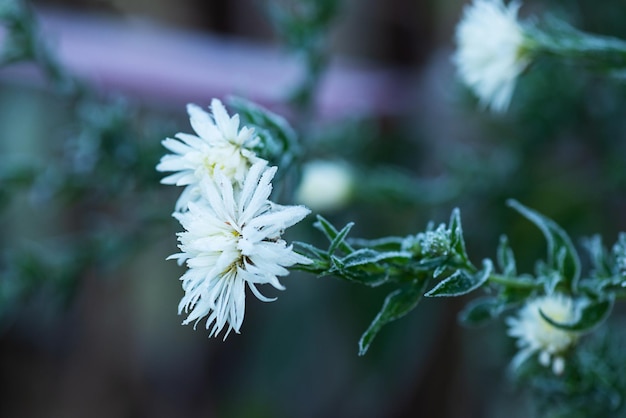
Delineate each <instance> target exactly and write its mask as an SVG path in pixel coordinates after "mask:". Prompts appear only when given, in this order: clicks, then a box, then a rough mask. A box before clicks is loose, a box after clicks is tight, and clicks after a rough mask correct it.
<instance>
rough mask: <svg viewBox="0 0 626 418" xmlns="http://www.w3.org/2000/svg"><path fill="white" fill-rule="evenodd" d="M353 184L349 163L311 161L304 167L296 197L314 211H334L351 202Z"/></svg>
mask: <svg viewBox="0 0 626 418" xmlns="http://www.w3.org/2000/svg"><path fill="white" fill-rule="evenodd" d="M353 185H354V175H353V173H352V171H351V170H350V167H348V165H347V164H345V163H341V162H336V161H322V160H317V161H311V162H309V163H307V164H306V165H305V166H304V167H303V168H302V180H301V181H300V185H299V186H298V189H297V190H296V194H295V199H296V201H298V202H300V203H302V204H304V205H306V206H308V207H310V208H311V209H313V210H314V211H318V212H323V211H333V210H337V209H340V208H342V207H343V206H345V205H346V204H347V203H348V202H349V200H350V197H351V194H352V189H353Z"/></svg>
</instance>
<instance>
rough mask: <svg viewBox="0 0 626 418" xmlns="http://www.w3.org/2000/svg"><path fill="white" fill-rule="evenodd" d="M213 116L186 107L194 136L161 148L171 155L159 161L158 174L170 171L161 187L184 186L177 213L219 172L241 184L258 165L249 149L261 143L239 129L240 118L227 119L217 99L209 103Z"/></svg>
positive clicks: (182, 136) (181, 135)
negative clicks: (202, 182)
mask: <svg viewBox="0 0 626 418" xmlns="http://www.w3.org/2000/svg"><path fill="white" fill-rule="evenodd" d="M211 110H212V114H209V113H207V112H205V111H204V110H203V109H202V108H200V107H198V106H196V105H194V104H189V105H187V112H188V113H189V119H190V121H191V126H192V128H193V130H194V131H195V132H196V134H197V135H190V134H185V133H178V134H176V136H175V139H174V138H167V139H165V140H164V141H163V142H162V144H163V146H164V147H165V148H167V149H168V150H170V151H172V154H167V155H165V156H163V158H161V161H160V162H159V164H158V165H157V167H156V169H157V170H158V171H173V172H174V173H173V174H170V175H169V176H167V177H165V178H164V179H163V180H161V183H164V184H175V185H177V186H186V187H185V190H183V193H181V196H180V198H179V199H178V201H177V202H176V210H184V209H186V207H187V204H188V203H189V202H191V201H194V200H196V199H197V198H198V197H199V195H200V192H199V189H198V183H199V182H200V180H201V179H202V178H204V177H206V176H209V177H212V176H213V175H214V173H215V171H216V170H220V171H221V172H222V173H223V174H224V175H225V176H226V177H228V178H230V179H231V180H232V181H233V182H236V183H239V184H242V183H243V181H244V178H245V176H246V173H247V172H248V169H249V168H250V166H251V165H252V164H254V163H255V162H257V161H259V160H260V158H258V157H257V156H256V154H255V153H254V151H252V150H251V149H252V148H253V147H254V146H256V145H257V144H258V143H259V141H260V139H259V137H258V136H256V135H255V134H254V129H251V128H248V127H245V126H244V127H242V128H241V129H239V115H234V116H233V117H230V116H229V115H228V113H227V112H226V109H225V108H224V105H222V102H220V101H219V100H218V99H213V100H212V101H211Z"/></svg>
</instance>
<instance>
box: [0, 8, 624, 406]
mask: <svg viewBox="0 0 626 418" xmlns="http://www.w3.org/2000/svg"><path fill="white" fill-rule="evenodd" d="M464 3H465V2H463V1H461V0H445V1H442V0H439V1H435V0H427V1H410V0H391V1H386V2H378V1H373V0H360V1H356V0H321V1H314V0H230V1H227V2H226V1H199V0H185V1H181V0H179V1H173V0H153V1H144V0H125V1H121V0H93V1H89V0H49V1H45V0H39V1H33V2H29V3H28V7H29V8H28V10H31V11H32V12H33V16H34V18H35V20H28V19H26V20H24V19H22V17H23V15H20V13H21V12H20V11H19V10H22V9H20V8H19V7H18V6H19V4H20V3H18V2H15V1H10V0H2V1H1V2H0V15H2V19H3V20H2V22H3V30H2V32H0V35H1V38H0V39H2V45H3V52H2V55H1V57H2V60H1V61H0V63H2V68H1V69H0V109H1V111H0V225H1V228H2V231H3V233H2V235H1V236H0V245H1V247H0V416H2V417H42V416H46V417H84V416H90V417H156V418H159V417H191V416H194V417H198V416H201V417H273V418H274V417H275V418H280V417H285V418H287V417H304V418H306V417H320V416H324V417H398V418H400V417H414V416H423V417H450V418H452V417H455V418H456V417H459V418H462V417H500V416H503V414H504V413H506V414H507V416H509V417H511V418H514V417H527V416H529V415H528V409H527V406H528V400H527V399H526V397H525V395H524V393H523V392H520V391H518V390H517V389H516V388H515V387H514V386H513V385H511V384H509V383H507V382H508V381H507V372H506V367H507V364H508V362H509V360H510V358H511V357H512V355H513V354H514V352H515V348H514V346H513V343H512V341H510V340H509V339H507V337H506V336H505V329H504V325H503V324H502V322H501V321H500V322H498V323H494V324H491V325H488V326H487V327H485V328H480V329H464V328H461V327H460V326H459V325H458V324H457V319H456V318H457V313H458V311H459V310H460V309H462V307H463V306H464V304H465V303H466V302H467V300H468V299H465V298H464V299H455V300H449V301H441V300H435V301H432V300H424V301H423V302H421V304H420V306H418V308H417V309H416V310H415V311H413V312H412V313H411V314H409V315H408V316H407V317H406V318H404V319H402V320H400V321H397V322H396V323H393V324H391V325H389V326H387V327H386V328H385V329H384V330H383V331H382V332H381V334H380V335H379V337H378V338H377V340H376V341H375V342H374V344H373V345H372V347H371V348H370V351H369V352H368V353H367V355H366V356H364V357H358V356H357V341H358V339H359V337H360V335H361V333H362V332H363V331H364V330H365V329H366V328H367V326H368V325H369V323H370V321H371V320H372V318H373V317H374V315H375V314H376V313H377V312H378V309H379V308H380V306H381V304H382V302H383V300H384V297H385V295H386V293H387V292H388V291H389V289H369V288H361V287H357V286H354V285H350V284H347V283H344V282H339V281H336V280H334V279H332V278H315V277H312V276H307V275H304V274H298V273H292V274H291V275H290V276H288V277H286V278H284V279H282V282H283V284H284V285H285V286H286V287H287V290H286V291H285V292H273V293H272V291H273V290H270V291H267V292H266V293H267V294H268V295H269V296H278V300H277V301H276V302H273V303H271V304H263V303H262V302H259V301H258V300H256V299H255V298H249V300H248V301H247V312H246V319H245V321H244V324H243V327H242V334H241V335H231V336H230V337H229V338H228V340H226V341H224V342H222V341H221V340H220V339H211V340H209V339H208V338H207V332H206V331H205V330H204V327H203V324H200V326H199V327H198V329H197V330H196V331H194V330H193V328H192V327H182V326H181V325H180V322H181V321H182V319H183V318H182V317H180V316H178V315H177V310H176V309H177V305H178V301H179V300H180V298H181V296H182V294H183V292H182V289H181V288H180V283H179V281H178V280H177V279H178V277H180V275H182V273H183V271H184V269H183V268H182V267H178V266H177V265H176V263H174V262H173V261H169V262H168V261H165V258H166V257H167V256H168V255H170V254H172V253H174V252H176V251H177V248H176V238H175V233H176V232H177V231H178V230H179V225H178V224H177V222H176V221H175V220H174V219H173V218H171V217H170V214H171V212H172V211H173V208H174V202H175V201H176V198H177V196H178V193H179V192H180V190H175V189H176V188H174V187H170V186H163V185H160V184H159V180H160V178H161V174H160V173H157V172H156V171H155V170H154V167H155V165H156V164H157V162H158V160H159V159H160V157H161V156H162V155H163V154H164V153H165V149H164V148H162V147H161V145H160V141H161V140H162V139H164V138H165V137H167V136H173V135H174V134H175V133H177V132H192V131H191V127H190V126H189V123H188V119H187V115H186V112H185V107H184V106H185V104H186V103H189V102H194V103H197V104H199V105H202V106H207V105H208V104H209V103H210V100H211V98H213V97H218V98H223V99H224V98H226V97H227V96H229V95H239V96H242V97H245V98H247V99H250V100H253V101H255V102H257V103H260V104H262V105H264V106H267V107H268V108H270V109H272V110H274V111H276V112H277V113H279V114H282V115H284V116H285V117H287V119H288V120H289V121H290V122H291V123H292V124H293V126H294V127H295V128H296V130H297V131H298V133H299V134H300V140H301V141H302V145H303V149H304V151H305V153H304V154H303V162H306V161H309V160H320V159H321V160H329V161H333V162H341V164H343V165H344V166H347V167H350V173H351V176H352V177H351V179H352V180H351V181H352V188H351V194H350V199H348V200H347V201H346V202H343V203H342V204H341V205H340V206H337V207H333V208H327V209H323V210H321V212H322V214H323V215H324V216H326V217H328V218H329V219H331V220H332V221H333V222H334V223H336V224H337V225H342V224H343V223H346V222H348V221H352V220H353V221H355V222H356V226H355V228H354V230H353V231H354V236H358V237H363V238H375V237H379V236H384V235H408V234H412V233H417V232H419V231H422V230H423V229H424V228H425V226H426V224H427V222H428V221H429V220H433V221H434V222H436V223H439V222H446V221H447V219H448V217H449V214H450V211H451V210H452V209H453V208H454V207H459V208H460V209H461V213H462V219H463V223H464V229H465V236H466V241H467V245H468V249H469V254H470V257H471V258H472V260H473V261H474V262H475V263H479V262H480V260H481V259H482V258H484V257H491V258H493V257H495V248H496V246H497V243H498V239H499V235H500V234H502V233H506V234H507V235H509V237H510V239H511V243H512V246H513V248H514V249H516V250H517V253H516V255H517V256H518V259H519V260H518V261H519V264H520V266H521V267H520V270H522V271H528V272H532V269H533V266H532V261H533V260H535V259H536V258H537V257H541V256H542V255H543V254H544V252H545V247H544V245H545V244H544V242H543V239H542V237H541V234H540V233H539V231H536V230H535V229H534V227H532V226H531V225H530V224H529V223H528V222H527V221H525V220H524V219H522V218H521V217H519V216H518V215H516V214H515V213H512V211H511V210H510V209H507V208H506V206H505V204H504V202H505V200H506V199H507V198H515V199H518V200H519V201H521V202H522V203H524V204H525V205H527V206H530V207H533V208H535V209H537V210H538V211H540V212H542V213H544V214H546V215H547V216H549V217H551V218H553V219H555V220H556V221H557V222H558V223H560V224H561V225H562V226H563V227H564V228H565V229H566V230H567V231H568V232H569V233H570V234H571V236H572V237H573V239H574V240H575V241H576V242H579V239H580V238H582V237H584V236H590V235H592V234H595V233H601V234H602V235H603V237H605V244H606V245H608V246H610V245H612V243H613V242H615V239H616V237H617V233H618V231H622V230H625V229H626V225H625V224H626V219H625V217H624V216H623V213H624V206H625V203H626V201H625V196H626V195H625V194H624V190H625V186H626V170H624V168H623V155H625V152H626V149H625V147H626V119H625V118H624V111H625V110H626V106H625V103H626V101H625V100H624V98H625V96H626V90H625V88H624V85H623V84H618V83H615V82H613V81H611V80H607V79H603V78H599V77H597V76H592V75H589V74H586V73H585V72H584V71H581V70H580V69H578V68H574V67H573V66H571V65H568V64H567V63H555V62H550V61H540V62H538V63H536V64H535V67H534V68H532V69H531V71H529V72H528V73H527V74H525V75H524V76H523V77H522V79H521V80H520V82H519V84H518V87H517V90H516V92H515V94H514V97H513V103H512V106H511V109H510V111H509V112H508V113H507V114H505V115H499V116H494V115H491V114H489V113H488V112H484V111H481V110H480V109H479V108H478V107H477V105H476V101H475V99H474V98H473V97H472V96H471V95H470V94H469V93H468V92H467V91H466V90H464V89H463V88H462V87H461V86H460V85H459V84H458V82H457V81H456V78H455V74H454V68H453V67H452V64H451V59H450V57H451V54H452V52H453V39H454V26H455V24H456V23H457V21H458V19H459V18H460V16H461V12H462V8H463V5H464ZM16 5H18V6H16ZM16 10H18V12H16ZM546 10H549V11H550V12H551V13H553V14H555V15H557V16H559V17H561V18H564V19H565V20H567V21H568V22H570V23H572V24H573V25H575V26H577V27H579V28H581V29H584V30H588V31H592V32H596V33H601V34H604V35H612V36H618V37H622V38H624V37H626V26H624V25H623V22H624V21H626V8H625V7H623V5H622V4H621V2H619V1H618V0H606V1H604V2H602V4H601V5H600V4H598V2H594V1H592V0H579V1H577V2H566V1H559V0H545V1H539V0H536V1H527V2H525V4H524V7H523V8H522V13H521V14H522V16H528V15H531V14H534V13H543V12H544V11H546ZM27 15H28V13H27ZM16 16H17V17H16ZM20 16H21V17H20ZM20 19H22V20H20ZM24 22H26V23H24ZM33 33H34V34H36V35H37V36H36V37H34V38H33V37H32V34H33ZM38 45H39V46H38ZM42 45H43V46H42ZM298 178H299V170H298V169H297V167H296V168H295V169H293V170H292V171H290V172H289V173H287V174H286V175H285V184H286V186H285V188H284V190H282V194H281V198H282V200H283V201H285V203H289V202H290V201H291V199H293V198H292V195H293V194H292V193H290V192H291V191H293V188H294V187H296V186H297V183H298ZM312 222H313V217H312V216H311V217H309V219H307V220H305V221H303V222H302V223H301V224H300V225H298V226H297V227H295V228H293V231H289V232H288V234H287V239H288V240H291V239H296V240H299V241H309V242H323V241H322V237H320V236H319V235H318V233H317V232H315V231H314V230H313V229H312V228H311V224H312ZM320 235H321V234H320ZM316 240H318V241H316ZM321 245H323V244H321ZM504 411H506V412H504Z"/></svg>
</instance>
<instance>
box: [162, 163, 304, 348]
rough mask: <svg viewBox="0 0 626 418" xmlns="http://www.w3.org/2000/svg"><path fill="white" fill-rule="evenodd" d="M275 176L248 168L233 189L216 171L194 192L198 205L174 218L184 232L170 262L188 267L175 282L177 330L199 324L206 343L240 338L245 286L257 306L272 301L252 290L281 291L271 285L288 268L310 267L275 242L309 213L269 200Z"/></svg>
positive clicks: (279, 286)
mask: <svg viewBox="0 0 626 418" xmlns="http://www.w3.org/2000/svg"><path fill="white" fill-rule="evenodd" d="M275 172H276V168H275V167H271V168H268V167H267V162H265V161H261V162H258V163H255V164H253V165H252V167H251V168H250V170H249V171H248V173H247V176H246V177H245V179H244V181H243V186H242V187H239V186H237V185H233V184H232V183H231V181H230V179H229V178H228V177H226V176H225V175H224V173H223V172H222V171H221V170H216V171H215V173H214V176H213V177H205V178H203V179H202V181H201V182H200V183H199V186H198V187H196V188H195V190H198V191H199V193H200V198H199V199H198V200H197V201H190V202H189V203H188V206H187V210H186V211H184V212H175V213H174V214H173V216H174V217H175V218H176V219H177V220H178V221H179V222H180V224H181V225H182V226H183V228H184V229H185V230H184V231H183V232H181V233H179V234H178V239H179V242H180V245H179V247H180V249H181V253H179V254H176V255H174V256H172V258H176V259H179V260H184V261H185V262H186V264H187V267H188V270H187V272H186V273H185V274H183V276H182V277H181V281H182V287H183V290H184V291H185V295H184V296H183V298H182V299H181V301H180V304H179V312H180V313H182V312H183V311H184V312H186V313H188V316H187V318H186V319H185V321H184V322H183V323H184V324H189V323H195V324H197V322H198V321H200V320H202V319H203V318H206V327H207V329H208V330H209V336H217V335H219V334H220V333H221V331H222V330H223V329H224V328H226V332H225V337H224V338H226V336H227V335H229V333H230V332H231V331H233V330H234V331H235V332H236V333H239V330H240V328H241V325H242V323H243V319H244V313H245V293H246V286H247V287H248V288H249V289H250V291H251V292H252V294H254V296H255V297H257V298H258V299H260V300H262V301H265V302H269V301H272V300H274V299H272V298H268V297H266V296H264V295H263V294H262V293H261V292H260V291H259V289H258V288H257V285H260V284H269V285H271V286H273V287H274V288H276V289H279V290H283V289H284V287H283V285H282V284H281V283H280V281H279V280H278V277H279V276H285V275H287V274H289V270H288V269H287V267H290V266H293V265H294V264H296V263H303V264H304V263H308V262H310V260H309V259H308V258H306V257H304V256H302V255H300V254H297V253H295V252H294V251H293V248H292V247H291V246H287V244H286V243H285V241H283V240H281V239H280V235H281V233H282V231H283V230H284V229H285V228H286V227H288V226H291V225H293V224H295V223H296V222H298V221H300V220H301V219H303V218H304V216H306V215H307V214H308V213H309V210H308V209H306V208H304V207H302V206H280V205H276V204H273V203H272V202H270V201H269V200H268V199H269V195H270V193H271V179H272V178H273V176H274V174H275Z"/></svg>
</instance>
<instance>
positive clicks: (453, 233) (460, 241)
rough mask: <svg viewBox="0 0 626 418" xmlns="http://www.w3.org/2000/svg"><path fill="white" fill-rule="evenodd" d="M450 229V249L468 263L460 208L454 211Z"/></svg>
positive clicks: (449, 225)
mask: <svg viewBox="0 0 626 418" xmlns="http://www.w3.org/2000/svg"><path fill="white" fill-rule="evenodd" d="M448 229H449V230H450V240H451V245H450V247H451V248H452V250H453V251H454V252H455V253H456V254H458V255H459V256H461V258H462V259H463V261H468V257H467V250H466V249H465V239H464V238H463V226H462V225H461V211H460V210H459V209H458V208H454V209H453V210H452V214H451V215H450V222H449V223H448Z"/></svg>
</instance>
